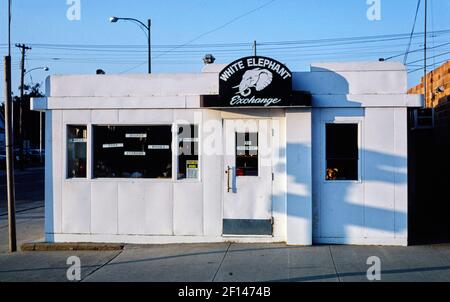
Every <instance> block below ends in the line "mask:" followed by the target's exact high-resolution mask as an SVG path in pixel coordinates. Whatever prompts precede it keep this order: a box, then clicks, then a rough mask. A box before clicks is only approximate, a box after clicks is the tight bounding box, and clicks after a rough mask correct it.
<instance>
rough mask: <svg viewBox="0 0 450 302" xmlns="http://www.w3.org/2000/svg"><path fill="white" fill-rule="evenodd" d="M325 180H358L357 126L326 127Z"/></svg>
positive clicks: (337, 125)
mask: <svg viewBox="0 0 450 302" xmlns="http://www.w3.org/2000/svg"><path fill="white" fill-rule="evenodd" d="M326 162H327V167H326V173H325V175H326V176H325V178H326V180H330V181H332V180H358V124H327V125H326Z"/></svg>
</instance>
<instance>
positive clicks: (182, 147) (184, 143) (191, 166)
mask: <svg viewBox="0 0 450 302" xmlns="http://www.w3.org/2000/svg"><path fill="white" fill-rule="evenodd" d="M177 137H178V179H198V177H199V175H198V171H199V160H198V146H199V145H198V126H197V125H179V126H178V135H177Z"/></svg>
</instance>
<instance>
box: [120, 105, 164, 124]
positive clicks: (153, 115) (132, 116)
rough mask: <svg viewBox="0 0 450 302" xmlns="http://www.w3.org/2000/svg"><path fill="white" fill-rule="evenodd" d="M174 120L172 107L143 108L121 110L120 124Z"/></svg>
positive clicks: (161, 122) (156, 122)
mask: <svg viewBox="0 0 450 302" xmlns="http://www.w3.org/2000/svg"><path fill="white" fill-rule="evenodd" d="M172 120H173V110H172V109H159V110H150V109H141V110H137V109H135V110H128V109H127V110H120V111H119V123H120V124H128V125H133V124H158V123H159V124H171V123H172Z"/></svg>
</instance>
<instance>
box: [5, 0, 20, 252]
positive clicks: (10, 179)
mask: <svg viewBox="0 0 450 302" xmlns="http://www.w3.org/2000/svg"><path fill="white" fill-rule="evenodd" d="M4 65H5V82H4V89H5V149H6V189H7V199H8V239H9V252H10V253H13V252H15V251H16V250H17V242H16V209H15V196H14V195H15V194H14V161H13V157H14V148H13V147H14V146H13V140H12V136H11V134H12V131H11V104H12V100H11V0H9V1H8V55H7V56H5V57H4Z"/></svg>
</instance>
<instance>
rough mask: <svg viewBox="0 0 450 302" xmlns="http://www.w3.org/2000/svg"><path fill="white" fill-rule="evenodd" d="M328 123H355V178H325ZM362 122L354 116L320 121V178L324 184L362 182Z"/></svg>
mask: <svg viewBox="0 0 450 302" xmlns="http://www.w3.org/2000/svg"><path fill="white" fill-rule="evenodd" d="M328 124H354V125H357V129H358V135H357V146H358V163H357V167H358V177H357V179H336V180H333V179H327V175H326V170H327V146H326V145H327V125H328ZM362 134H363V123H362V120H361V119H355V118H342V119H339V120H325V121H323V123H322V139H321V144H322V148H321V149H322V156H321V158H322V165H321V166H322V171H321V172H320V173H321V178H322V181H323V182H324V183H325V184H333V183H362V180H363V169H362V164H363V161H364V158H363V156H364V155H363V152H362V148H363V146H362V142H363V140H362V139H363V136H362Z"/></svg>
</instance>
